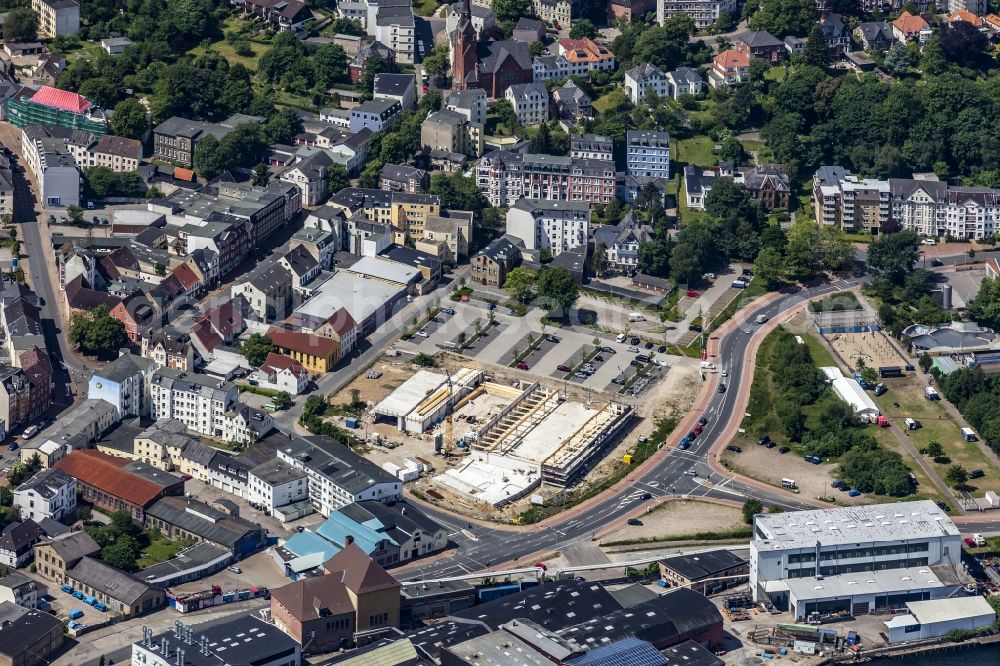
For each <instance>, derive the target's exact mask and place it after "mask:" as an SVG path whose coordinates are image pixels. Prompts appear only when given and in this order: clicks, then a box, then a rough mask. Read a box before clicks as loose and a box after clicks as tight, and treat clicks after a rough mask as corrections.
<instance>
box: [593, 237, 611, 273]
mask: <svg viewBox="0 0 1000 666" xmlns="http://www.w3.org/2000/svg"><path fill="white" fill-rule="evenodd" d="M591 265H592V266H593V270H594V274H595V275H603V274H604V271H606V270H608V246H607V245H605V244H604V243H598V244H597V247H595V248H594V256H593V257H592V259H591Z"/></svg>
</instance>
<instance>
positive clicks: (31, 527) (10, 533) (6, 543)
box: [0, 519, 45, 553]
mask: <svg viewBox="0 0 1000 666" xmlns="http://www.w3.org/2000/svg"><path fill="white" fill-rule="evenodd" d="M44 534H45V532H44V531H43V530H42V528H41V527H39V526H38V523H36V522H35V521H33V520H30V519H29V520H25V521H24V522H21V523H11V524H10V525H8V526H7V529H5V530H4V531H3V534H2V535H0V550H6V551H10V552H12V553H16V552H18V551H21V550H24V549H25V548H27V547H28V546H31V545H34V543H35V542H37V541H38V540H39V539H41V538H42V536H43V535H44Z"/></svg>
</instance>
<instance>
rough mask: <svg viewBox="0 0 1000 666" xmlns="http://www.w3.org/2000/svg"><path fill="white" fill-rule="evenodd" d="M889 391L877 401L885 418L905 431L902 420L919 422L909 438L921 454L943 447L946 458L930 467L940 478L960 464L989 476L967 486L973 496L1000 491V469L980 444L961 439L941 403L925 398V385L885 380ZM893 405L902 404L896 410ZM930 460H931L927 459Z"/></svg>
mask: <svg viewBox="0 0 1000 666" xmlns="http://www.w3.org/2000/svg"><path fill="white" fill-rule="evenodd" d="M884 381H885V383H886V386H887V387H888V388H889V390H888V392H886V393H885V394H883V395H881V396H879V397H877V398H874V400H875V403H876V404H877V405H878V406H879V409H881V410H882V412H883V413H884V414H886V416H888V417H889V418H890V419H891V420H893V421H894V422H895V423H896V424H897V425H898V426H899V427H900V428H905V426H904V425H903V419H905V418H906V417H911V418H915V419H917V420H918V421H920V424H921V426H922V427H921V428H920V429H919V430H912V431H909V433H908V435H907V436H908V437H909V438H910V440H911V441H912V442H913V445H914V447H916V449H917V450H920V449H922V448H924V447H925V446H927V445H928V444H930V443H931V442H932V441H937V442H940V443H941V446H942V448H943V449H944V452H945V456H946V458H947V461H946V459H945V458H941V459H939V460H941V461H942V462H937V461H933V462H932V463H931V465H932V467H933V468H934V471H935V472H937V474H938V476H940V477H942V479H943V478H944V475H945V472H946V471H947V469H948V467H949V465H952V464H958V465H962V466H963V467H965V469H966V470H967V471H972V470H974V469H981V470H983V472H985V473H986V475H985V476H984V477H983V478H981V479H971V480H970V481H969V483H968V485H969V487H970V492H973V494H975V495H982V494H983V493H984V492H986V491H987V490H994V491H1000V469H998V468H997V467H996V465H994V464H993V463H992V462H991V461H990V459H989V458H987V457H986V454H985V453H984V452H983V450H982V448H981V443H980V442H966V441H965V440H964V439H963V438H962V435H961V428H960V426H959V424H958V423H956V422H955V420H954V419H952V417H951V415H950V414H949V413H948V412H947V410H945V408H944V406H943V405H942V404H941V403H940V402H933V401H930V400H926V399H925V398H924V393H923V390H924V385H923V384H922V383H921V382H920V381H919V380H918V379H917V378H915V377H912V376H911V377H902V378H898V379H887V380H884ZM894 403H899V407H895V406H894ZM928 460H930V459H928Z"/></svg>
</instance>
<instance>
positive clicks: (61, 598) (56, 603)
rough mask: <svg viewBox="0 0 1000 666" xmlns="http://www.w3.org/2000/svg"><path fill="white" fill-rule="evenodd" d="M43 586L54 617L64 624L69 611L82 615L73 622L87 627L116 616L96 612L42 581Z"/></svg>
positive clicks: (59, 588) (80, 600) (47, 582)
mask: <svg viewBox="0 0 1000 666" xmlns="http://www.w3.org/2000/svg"><path fill="white" fill-rule="evenodd" d="M39 580H41V579H39ZM44 585H46V586H47V588H48V589H47V591H48V597H50V599H49V603H50V604H52V610H53V611H55V614H56V617H58V618H59V619H60V620H62V621H63V622H64V623H65V622H67V621H69V614H70V612H71V611H81V612H82V613H83V615H82V616H81V617H78V618H76V619H75V620H74V621H75V622H80V623H82V624H85V625H88V626H93V625H96V624H101V623H103V622H107V621H108V620H110V619H111V618H113V617H115V615H117V613H114V612H112V611H99V610H97V609H96V608H94V607H93V606H91V605H90V604H88V603H87V602H86V601H84V600H82V599H77V598H76V597H74V596H73V595H72V594H70V593H68V592H64V591H63V590H62V588H61V587H60V586H59V585H56V584H55V583H52V582H50V581H44Z"/></svg>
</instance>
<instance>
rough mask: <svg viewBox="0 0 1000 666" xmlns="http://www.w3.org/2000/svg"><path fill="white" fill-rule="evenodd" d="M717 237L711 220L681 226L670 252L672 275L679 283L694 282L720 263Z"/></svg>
mask: <svg viewBox="0 0 1000 666" xmlns="http://www.w3.org/2000/svg"><path fill="white" fill-rule="evenodd" d="M716 238H717V229H716V226H715V225H714V224H712V223H709V222H705V221H700V220H698V221H693V222H690V223H688V224H686V225H684V226H683V227H682V228H681V231H680V233H679V234H678V235H677V244H676V245H674V247H673V250H672V251H671V252H670V275H671V277H673V278H674V279H675V280H676V281H677V283H678V284H693V283H695V282H697V281H698V280H700V279H701V276H702V275H703V274H704V273H705V272H706V271H709V270H711V269H713V268H715V267H716V266H717V265H718V264H719V263H720V261H721V259H722V255H721V253H720V251H719V247H718V245H717V243H716Z"/></svg>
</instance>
